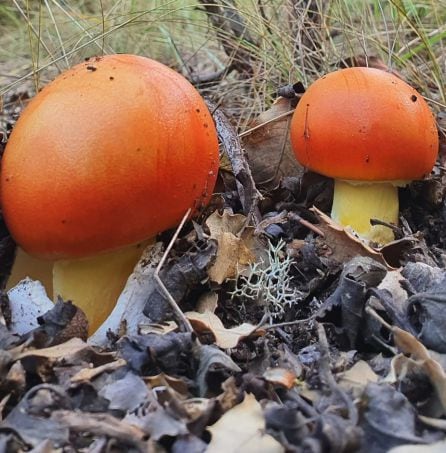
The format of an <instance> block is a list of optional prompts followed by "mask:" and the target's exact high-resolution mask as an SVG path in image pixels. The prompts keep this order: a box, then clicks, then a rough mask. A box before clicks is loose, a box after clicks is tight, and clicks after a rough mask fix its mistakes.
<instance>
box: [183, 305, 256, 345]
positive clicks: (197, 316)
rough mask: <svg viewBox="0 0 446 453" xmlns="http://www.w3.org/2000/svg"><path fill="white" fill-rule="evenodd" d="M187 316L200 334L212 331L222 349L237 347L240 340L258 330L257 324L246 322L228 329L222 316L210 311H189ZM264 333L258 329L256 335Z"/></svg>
mask: <svg viewBox="0 0 446 453" xmlns="http://www.w3.org/2000/svg"><path fill="white" fill-rule="evenodd" d="M186 317H187V319H189V321H190V322H191V324H192V327H193V328H194V330H195V331H196V332H198V333H199V334H200V333H204V332H210V333H211V334H212V335H213V336H214V338H215V344H216V345H217V346H218V347H220V348H222V349H230V348H235V347H236V346H237V345H238V343H239V341H240V340H242V339H243V338H246V337H249V336H250V335H251V334H253V333H254V331H256V326H253V325H252V324H249V323H246V322H245V323H243V324H241V325H240V326H237V327H232V328H231V329H226V327H225V326H224V325H223V323H222V322H221V320H220V318H218V317H217V316H216V315H215V314H214V313H212V312H210V311H206V312H204V313H197V312H195V311H189V312H187V313H186ZM262 333H263V332H262V331H259V330H257V331H256V335H261V334H262Z"/></svg>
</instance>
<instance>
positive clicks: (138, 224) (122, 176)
mask: <svg viewBox="0 0 446 453" xmlns="http://www.w3.org/2000/svg"><path fill="white" fill-rule="evenodd" d="M218 160H219V159H218V141H217V134H216V131H215V127H214V124H213V120H212V117H211V115H210V114H209V111H208V109H207V107H206V105H205V103H204V101H203V99H202V98H201V96H200V95H199V93H198V92H197V91H196V90H195V88H194V87H193V86H192V85H191V84H190V83H189V82H188V81H187V80H186V79H185V78H184V77H182V76H181V75H180V74H178V73H176V72H175V71H173V70H171V69H169V68H168V67H166V66H164V65H163V64H161V63H158V62H156V61H153V60H150V59H148V58H143V57H140V56H135V55H110V56H104V57H97V58H92V59H90V60H88V61H86V62H84V63H81V64H79V65H77V66H75V67H73V68H72V69H70V70H68V71H66V72H64V73H63V74H61V75H60V76H59V77H57V78H56V79H55V80H54V81H53V82H52V83H50V84H49V85H48V86H46V87H45V88H44V89H43V90H42V91H41V92H40V93H38V94H37V96H36V97H35V98H34V99H33V100H32V101H31V102H30V104H29V105H28V106H27V108H26V109H25V110H24V112H23V113H22V115H21V117H20V119H19V120H18V122H17V124H16V126H15V127H14V130H13V132H12V134H11V137H10V139H9V142H8V144H7V146H6V150H5V153H4V156H3V160H2V163H1V180H0V181H1V182H0V184H1V186H0V195H1V204H2V209H3V215H4V218H5V221H6V223H7V225H8V228H9V229H10V231H11V234H12V236H13V237H14V239H15V240H16V241H17V243H18V244H19V245H20V247H21V248H22V249H23V250H24V251H25V252H26V253H27V254H29V255H32V256H34V257H38V258H43V259H47V260H52V261H55V265H54V271H53V273H54V294H55V295H57V294H60V295H61V296H62V297H64V298H65V299H71V300H73V302H74V303H75V304H77V305H79V306H80V307H81V308H82V309H83V310H84V311H85V312H86V314H87V317H88V319H89V321H90V325H91V327H90V331H91V332H92V331H94V330H95V329H96V328H97V327H98V326H99V325H100V324H101V322H102V321H103V320H104V319H105V317H106V316H107V315H108V313H109V312H110V310H111V308H112V307H113V305H114V303H115V301H116V298H117V295H118V294H119V292H120V291H121V290H122V287H123V286H124V284H125V281H126V279H127V277H128V275H129V273H130V271H131V269H132V268H133V266H134V264H135V262H136V260H137V259H138V257H139V255H140V253H141V249H140V248H139V246H138V245H137V244H139V243H141V242H142V241H145V240H147V239H148V238H151V237H153V236H155V235H156V234H157V233H159V232H161V231H163V230H165V229H168V228H171V227H174V226H175V225H177V224H178V223H179V221H180V220H181V218H182V217H183V216H184V215H185V213H186V211H187V210H188V209H189V208H192V209H193V210H194V211H195V212H196V211H197V210H198V209H199V208H200V207H201V206H202V205H203V204H205V203H206V202H207V201H208V200H209V198H210V196H211V194H212V191H213V188H214V184H215V181H216V177H217V171H218ZM99 288H101V289H99Z"/></svg>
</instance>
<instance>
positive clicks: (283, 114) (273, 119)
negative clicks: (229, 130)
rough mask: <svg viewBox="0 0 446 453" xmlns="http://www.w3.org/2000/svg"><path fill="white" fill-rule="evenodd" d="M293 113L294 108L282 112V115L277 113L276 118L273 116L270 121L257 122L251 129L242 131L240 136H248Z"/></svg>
mask: <svg viewBox="0 0 446 453" xmlns="http://www.w3.org/2000/svg"><path fill="white" fill-rule="evenodd" d="M293 113H294V109H293V110H289V111H288V112H285V113H281V114H280V115H277V116H275V117H274V118H271V119H270V120H268V121H264V122H263V123H260V124H257V126H254V127H251V129H248V130H246V131H245V132H242V133H241V134H238V136H239V138H242V137H246V136H247V135H249V134H252V133H253V132H254V131H256V130H257V129H260V128H262V127H265V126H267V125H268V124H270V123H274V122H275V121H279V120H281V119H282V118H285V117H287V116H290V115H292V114H293Z"/></svg>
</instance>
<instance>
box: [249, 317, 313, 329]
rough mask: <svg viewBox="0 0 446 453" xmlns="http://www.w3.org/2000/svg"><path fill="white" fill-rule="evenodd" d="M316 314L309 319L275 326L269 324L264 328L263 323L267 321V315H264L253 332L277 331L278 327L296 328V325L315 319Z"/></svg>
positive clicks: (280, 323)
mask: <svg viewBox="0 0 446 453" xmlns="http://www.w3.org/2000/svg"><path fill="white" fill-rule="evenodd" d="M316 316H317V314H314V315H312V316H310V317H309V318H305V319H296V320H294V321H286V322H279V323H277V324H270V325H269V326H265V321H266V319H268V314H265V315H264V316H263V318H262V319H261V320H260V322H259V323H258V324H257V327H256V328H255V330H258V329H263V330H270V329H278V328H280V327H287V326H296V325H298V324H303V323H305V322H310V321H313V320H314V319H315V318H316Z"/></svg>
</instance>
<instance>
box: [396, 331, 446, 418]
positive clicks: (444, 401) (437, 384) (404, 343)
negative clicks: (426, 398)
mask: <svg viewBox="0 0 446 453" xmlns="http://www.w3.org/2000/svg"><path fill="white" fill-rule="evenodd" d="M391 332H392V334H393V339H394V342H395V345H396V346H397V347H398V349H399V350H400V351H401V352H402V353H403V354H405V355H409V358H407V357H405V358H404V359H403V360H404V362H407V361H409V360H410V361H411V362H412V364H413V365H415V366H416V368H418V370H420V371H422V372H423V373H425V374H426V376H427V377H428V378H429V380H430V382H431V384H432V386H433V387H434V389H435V392H436V395H437V401H438V402H439V403H440V405H441V410H442V413H443V414H446V373H445V371H444V369H443V367H442V366H441V364H440V363H439V362H438V361H436V360H434V359H433V358H432V357H431V354H430V353H429V351H428V350H427V349H426V348H425V347H424V346H423V344H422V343H420V342H419V341H418V340H417V339H416V338H415V337H414V336H413V335H412V334H410V333H409V332H406V331H405V330H402V329H400V328H399V327H396V326H391ZM394 360H395V359H394ZM405 366H407V365H405ZM405 366H404V367H400V366H395V364H393V369H392V372H393V375H394V377H395V379H396V380H398V370H399V369H400V370H401V371H403V372H405V370H406V368H405Z"/></svg>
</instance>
